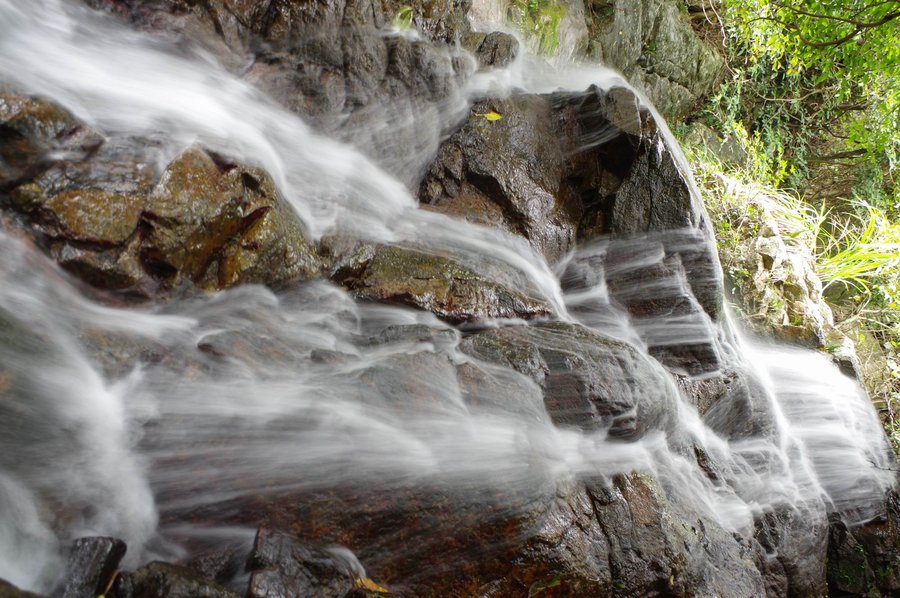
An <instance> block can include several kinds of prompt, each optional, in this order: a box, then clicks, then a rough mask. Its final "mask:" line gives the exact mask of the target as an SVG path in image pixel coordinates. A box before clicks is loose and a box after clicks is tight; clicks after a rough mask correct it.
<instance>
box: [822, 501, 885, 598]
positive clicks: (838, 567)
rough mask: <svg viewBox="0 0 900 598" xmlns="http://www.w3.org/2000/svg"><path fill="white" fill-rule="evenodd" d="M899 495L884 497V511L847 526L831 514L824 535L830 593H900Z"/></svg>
mask: <svg viewBox="0 0 900 598" xmlns="http://www.w3.org/2000/svg"><path fill="white" fill-rule="evenodd" d="M898 533H900V497H898V495H897V493H896V492H894V491H891V492H888V494H887V496H886V497H885V512H884V515H883V516H881V517H878V518H876V519H875V520H873V521H870V522H868V523H866V524H864V525H861V526H857V527H855V528H848V527H847V525H845V524H844V523H843V522H842V521H841V520H840V517H838V516H836V515H835V516H832V518H831V526H830V530H829V538H828V590H829V595H832V596H871V595H875V596H878V595H882V596H893V595H896V594H897V593H898V592H900V564H898V563H900V542H898V541H897V534H898Z"/></svg>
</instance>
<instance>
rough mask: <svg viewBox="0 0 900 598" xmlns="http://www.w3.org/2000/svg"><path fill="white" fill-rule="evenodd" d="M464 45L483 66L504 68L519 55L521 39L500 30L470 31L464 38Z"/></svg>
mask: <svg viewBox="0 0 900 598" xmlns="http://www.w3.org/2000/svg"><path fill="white" fill-rule="evenodd" d="M462 45H463V47H464V48H465V49H466V50H469V51H470V52H472V53H473V54H474V55H475V58H476V59H477V60H478V64H479V65H481V67H482V68H489V67H494V68H504V67H506V66H509V65H510V63H512V61H514V60H515V59H516V57H517V56H518V55H519V41H518V40H517V39H516V38H515V37H513V36H512V35H510V34H508V33H502V32H500V31H493V32H491V33H487V34H485V33H478V32H473V33H470V34H468V35H467V36H465V37H464V38H463V40H462Z"/></svg>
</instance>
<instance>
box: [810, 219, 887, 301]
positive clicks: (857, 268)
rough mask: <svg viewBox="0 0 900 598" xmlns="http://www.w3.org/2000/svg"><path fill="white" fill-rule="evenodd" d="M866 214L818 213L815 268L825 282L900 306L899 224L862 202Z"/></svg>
mask: <svg viewBox="0 0 900 598" xmlns="http://www.w3.org/2000/svg"><path fill="white" fill-rule="evenodd" d="M863 207H864V208H865V211H866V214H865V216H858V215H857V214H855V213H850V214H848V215H847V216H844V217H833V218H829V217H828V216H829V214H828V213H827V212H825V211H824V210H823V211H822V212H820V213H819V215H818V222H819V226H818V228H817V230H816V239H817V241H818V260H817V270H818V273H819V276H821V277H822V279H823V280H824V281H826V282H827V284H828V285H833V284H839V285H844V286H847V287H849V288H852V289H854V290H856V291H857V292H859V293H861V294H863V295H865V296H867V297H871V296H872V294H873V293H877V294H878V295H879V297H877V298H876V299H877V300H879V301H881V302H882V303H884V304H885V305H886V306H888V307H890V308H897V307H900V305H898V302H900V297H898V296H897V290H898V289H897V284H898V282H900V276H898V274H897V272H898V268H900V224H897V223H893V222H891V221H890V220H889V219H888V218H887V217H886V216H885V215H884V213H883V212H881V211H880V210H879V209H877V208H875V207H873V206H871V205H868V204H864V206H863Z"/></svg>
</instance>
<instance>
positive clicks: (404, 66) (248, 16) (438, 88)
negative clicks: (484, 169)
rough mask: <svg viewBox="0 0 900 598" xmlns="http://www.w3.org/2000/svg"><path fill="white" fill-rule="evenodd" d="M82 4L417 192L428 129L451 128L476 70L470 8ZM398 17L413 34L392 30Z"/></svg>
mask: <svg viewBox="0 0 900 598" xmlns="http://www.w3.org/2000/svg"><path fill="white" fill-rule="evenodd" d="M85 1H86V2H87V3H88V4H89V5H91V6H94V7H96V8H100V9H102V10H105V11H109V12H112V13H114V14H117V15H119V16H120V17H122V18H123V19H125V20H127V21H129V22H130V23H131V24H132V26H134V27H137V28H140V29H146V30H151V31H162V32H164V33H165V34H166V35H168V36H169V37H175V38H176V39H180V40H181V41H182V43H183V44H184V45H186V46H200V47H201V48H202V49H204V50H206V51H207V52H208V53H210V54H212V55H214V56H216V57H217V58H219V59H220V60H221V61H222V62H223V63H224V64H225V65H226V66H227V67H229V68H230V69H231V70H232V72H234V73H235V74H239V75H241V76H243V77H244V78H246V79H247V80H248V81H250V82H251V83H253V84H254V85H255V86H256V87H259V88H261V89H263V90H264V91H266V92H267V93H268V94H269V95H270V96H271V97H272V98H274V99H275V100H276V101H278V102H280V103H281V104H282V105H284V106H285V107H286V108H288V109H289V110H291V111H293V112H296V113H298V114H300V115H301V116H303V118H304V120H305V121H307V122H309V123H310V124H311V125H312V126H314V127H315V128H317V129H319V130H322V131H325V132H327V133H329V134H331V135H335V136H338V137H340V138H342V139H344V140H346V141H347V142H349V143H352V144H353V145H355V146H357V147H359V148H361V149H362V150H363V151H365V152H366V153H367V154H368V155H369V156H370V157H371V158H372V159H373V160H375V161H376V162H378V163H379V164H381V165H382V166H383V167H385V168H387V169H388V170H390V171H392V172H393V173H394V174H395V175H397V176H399V177H401V178H403V179H404V180H407V181H408V182H409V183H410V184H412V183H413V182H414V178H415V177H416V176H417V175H418V174H419V173H420V171H421V169H422V167H423V164H421V162H422V161H423V160H424V159H427V157H428V156H431V155H433V152H434V148H436V147H437V145H438V143H439V141H440V134H441V131H440V125H439V126H438V127H435V126H434V125H433V124H432V123H433V122H434V121H435V120H441V118H445V119H447V120H448V122H446V123H443V124H444V125H449V124H450V123H449V118H450V113H451V112H452V111H450V112H447V106H445V104H446V103H447V100H448V98H449V97H451V96H452V94H453V92H454V89H455V88H456V87H457V85H458V84H459V83H461V82H462V81H464V80H465V79H466V78H467V77H468V76H469V75H470V74H471V72H472V71H473V69H472V68H471V65H470V63H471V60H470V59H467V58H468V57H467V56H464V55H463V54H462V53H461V52H460V51H459V50H457V47H456V42H457V38H458V37H460V36H465V35H466V34H467V33H469V31H470V26H469V23H468V19H467V18H466V14H467V12H468V9H469V5H470V4H471V2H470V1H469V0H465V1H459V0H429V1H428V2H413V3H409V2H403V1H399V0H350V1H346V2H345V1H343V0H341V1H334V0H313V1H311V2H294V1H292V0H275V1H272V2H247V1H241V0H209V1H205V2H203V3H197V2H194V1H191V0H172V1H167V2H161V1H159V0H85ZM401 9H411V18H412V23H411V26H412V28H413V29H414V30H415V31H416V32H417V35H415V36H413V35H402V34H399V32H397V31H396V30H395V28H394V26H393V21H394V18H395V17H396V15H397V14H398V13H399V11H400V10H401ZM419 34H421V35H419ZM444 112H447V115H446V116H443V117H442V115H443V114H444ZM454 116H455V115H454ZM384 123H390V126H388V127H384V126H382V125H383V124H384ZM373 125H374V126H373ZM423 156H424V157H423Z"/></svg>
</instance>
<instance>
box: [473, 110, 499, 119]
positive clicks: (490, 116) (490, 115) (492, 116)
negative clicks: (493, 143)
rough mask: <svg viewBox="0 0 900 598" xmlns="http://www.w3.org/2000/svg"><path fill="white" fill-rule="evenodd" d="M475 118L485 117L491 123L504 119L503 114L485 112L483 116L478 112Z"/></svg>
mask: <svg viewBox="0 0 900 598" xmlns="http://www.w3.org/2000/svg"><path fill="white" fill-rule="evenodd" d="M475 116H483V117H484V118H485V119H487V120H489V121H491V122H494V121H495V120H500V119H501V118H503V115H502V114H497V113H496V112H493V111H491V112H485V113H483V114H482V113H481V112H476V113H475Z"/></svg>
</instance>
